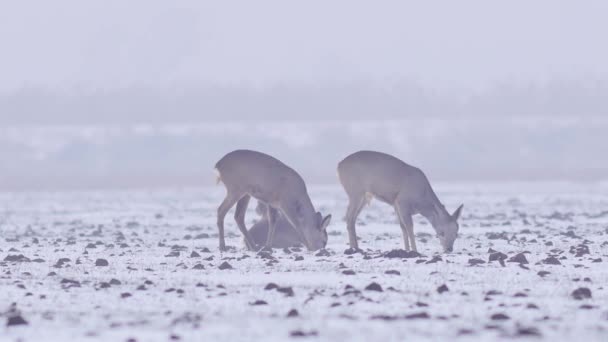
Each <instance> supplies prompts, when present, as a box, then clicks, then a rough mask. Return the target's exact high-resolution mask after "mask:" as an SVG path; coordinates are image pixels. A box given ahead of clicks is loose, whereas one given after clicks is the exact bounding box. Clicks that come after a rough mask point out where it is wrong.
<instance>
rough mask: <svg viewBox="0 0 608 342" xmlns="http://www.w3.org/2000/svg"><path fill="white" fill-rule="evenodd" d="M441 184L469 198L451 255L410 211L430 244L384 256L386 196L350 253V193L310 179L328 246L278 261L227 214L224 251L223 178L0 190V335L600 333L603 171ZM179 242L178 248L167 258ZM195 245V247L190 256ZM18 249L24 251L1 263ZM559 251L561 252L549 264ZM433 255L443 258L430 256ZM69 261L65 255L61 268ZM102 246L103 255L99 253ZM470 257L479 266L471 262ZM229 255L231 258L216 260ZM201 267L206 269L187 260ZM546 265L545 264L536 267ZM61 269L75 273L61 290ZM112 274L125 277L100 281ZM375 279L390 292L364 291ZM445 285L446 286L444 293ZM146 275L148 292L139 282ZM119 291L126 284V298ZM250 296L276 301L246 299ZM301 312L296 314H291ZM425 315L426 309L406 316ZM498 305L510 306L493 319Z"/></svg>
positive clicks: (606, 216) (467, 336) (449, 200)
mask: <svg viewBox="0 0 608 342" xmlns="http://www.w3.org/2000/svg"><path fill="white" fill-rule="evenodd" d="M436 189H437V190H438V194H439V197H440V199H441V200H442V201H443V202H444V204H445V205H446V207H447V208H448V210H449V211H453V210H454V209H455V208H456V207H457V205H459V204H460V203H464V204H465V208H464V211H463V215H462V219H461V228H460V238H459V239H458V240H457V241H456V244H455V253H452V254H442V253H440V246H439V242H438V241H437V239H436V238H435V237H434V235H432V233H433V231H432V229H431V228H430V226H429V225H428V224H427V223H426V221H425V220H424V219H423V218H421V217H416V219H415V222H416V226H415V231H416V233H417V235H418V238H417V242H418V247H419V251H420V252H421V253H422V254H423V255H424V256H425V257H423V258H409V259H389V258H385V257H383V256H382V255H383V253H386V252H389V251H391V250H393V249H398V248H402V238H401V230H400V229H399V227H398V225H397V223H396V219H395V216H394V214H393V212H392V210H391V208H390V207H388V206H386V205H383V204H381V203H378V202H373V203H372V204H371V206H370V207H367V208H365V209H364V211H363V213H362V214H361V215H360V217H359V222H358V225H357V232H358V235H359V237H360V247H361V248H363V249H364V251H365V253H364V254H354V255H345V254H344V250H345V249H347V248H348V245H347V241H348V236H347V232H346V227H345V223H344V222H342V221H341V220H340V218H341V217H342V216H343V215H344V212H345V206H346V198H345V195H344V194H343V191H342V190H341V189H340V188H337V187H320V186H316V187H315V186H312V187H311V197H312V199H313V202H315V204H316V206H317V208H318V209H319V210H320V211H322V212H323V213H324V214H325V213H331V214H333V222H332V224H331V225H330V227H329V231H330V233H329V234H330V237H329V244H328V246H327V250H328V251H329V253H330V255H329V256H316V255H315V254H316V253H315V252H308V251H289V253H288V252H286V251H283V250H275V251H274V252H273V254H272V257H273V259H274V260H276V262H275V261H273V259H264V258H263V257H262V256H259V255H256V253H253V252H247V251H245V250H244V248H243V244H242V238H241V236H240V233H239V231H238V229H237V227H236V224H235V223H234V220H233V219H232V216H231V215H228V216H227V218H226V230H227V234H228V236H227V243H228V244H229V245H231V246H234V247H235V249H234V250H231V251H229V252H226V253H220V252H219V251H218V248H217V245H218V240H217V235H216V234H217V230H216V226H215V220H216V217H215V211H216V208H217V206H218V205H219V203H220V202H221V200H222V196H223V189H222V188H221V187H212V188H196V189H194V188H193V189H172V190H149V191H81V192H53V193H51V192H17V193H0V232H1V235H0V267H1V268H0V311H1V312H3V313H2V316H0V323H2V324H0V340H2V341H4V340H8V341H16V340H19V339H21V340H23V341H40V340H44V341H65V340H70V339H72V340H74V339H75V340H87V341H89V340H90V341H121V340H123V341H126V340H127V339H129V338H134V339H136V340H137V341H167V340H171V339H174V340H176V339H181V340H185V341H190V340H212V341H213V340H226V341H228V340H231V341H251V340H262V339H263V340H268V341H274V340H287V339H289V338H290V336H291V334H294V333H295V332H298V331H299V332H302V333H304V334H310V333H312V334H313V335H310V336H306V337H304V338H302V339H309V340H317V341H333V340H354V341H359V340H361V341H364V340H367V341H369V340H378V341H401V340H406V339H413V340H433V341H441V340H449V339H455V338H456V339H458V340H495V339H503V338H511V337H520V336H521V334H522V332H525V331H528V332H536V333H537V334H538V335H539V336H540V337H542V338H544V339H547V340H554V341H559V340H572V339H580V340H586V341H600V340H605V338H606V336H608V288H607V287H608V268H607V267H606V263H607V262H608V186H607V185H606V184H559V183H556V184H527V183H518V184H517V183H514V184H496V185H493V184H483V185H476V186H471V185H467V184H440V185H437V186H436ZM252 203H253V202H252ZM254 207H255V205H250V210H249V212H248V216H247V222H248V224H249V225H251V223H252V222H253V220H254V219H255V218H256V215H255V213H254V212H253V209H254ZM503 232H504V234H502V233H503ZM489 233H495V234H489ZM549 242H550V243H552V244H553V245H551V246H549V245H548V244H549ZM91 244H92V245H95V248H91V247H90V246H92V245H91ZM123 244H126V245H123ZM581 244H585V245H586V246H588V248H589V252H590V253H589V254H585V255H582V256H580V257H576V256H575V255H574V254H573V253H571V251H570V249H571V247H576V246H580V245H581ZM87 246H89V247H87ZM174 246H175V247H174ZM205 248H207V249H208V250H209V252H206V251H205V250H204V249H205ZM490 248H492V249H493V250H496V251H499V252H502V253H505V254H507V256H508V257H509V258H510V257H512V256H514V255H516V254H517V253H521V252H525V253H526V254H525V256H526V258H527V260H528V261H529V264H527V265H521V266H520V265H519V264H517V263H511V262H506V263H505V266H504V267H503V266H501V264H500V263H499V262H496V261H494V262H488V258H489V253H488V250H489V249H490ZM176 251H178V252H179V256H168V255H170V253H172V252H176ZM193 251H196V252H197V253H199V254H200V257H198V258H197V257H194V258H193V257H190V255H191V253H192V252H193ZM19 254H22V255H24V256H25V257H27V258H28V259H30V262H12V261H2V260H4V259H5V258H6V257H8V256H11V255H12V256H14V255H19ZM550 255H555V256H556V257H557V258H558V259H560V262H561V265H547V264H543V263H542V260H544V259H546V258H547V257H548V256H550ZM295 256H301V257H303V260H300V261H296V260H295ZM434 256H439V257H441V260H439V261H437V262H432V263H428V262H429V261H431V260H432V259H433V257H434ZM37 258H40V259H43V261H41V262H35V261H34V259H37ZM60 258H69V259H70V261H69V262H65V263H64V264H63V265H62V266H61V267H55V265H56V264H57V261H58V260H59V259H60ZM97 259H105V260H107V261H108V262H109V266H107V267H103V266H95V262H96V260H97ZM469 259H482V260H483V261H485V263H483V264H480V265H477V266H470V265H469ZM600 259H601V262H599V261H597V260H600ZM594 260H595V261H596V262H594ZM38 261H39V260H38ZM224 261H226V262H228V263H229V264H230V265H231V266H232V267H233V269H230V270H220V269H218V266H219V265H220V264H221V263H222V262H224ZM198 264H201V265H203V266H204V269H194V268H193V267H194V266H195V265H198ZM341 264H343V266H341ZM199 267H200V266H199ZM526 268H528V269H526ZM344 270H352V271H354V272H355V274H354V275H347V274H344V273H343V271H344ZM388 270H396V271H398V272H399V273H400V274H399V275H396V274H386V273H385V272H386V271H388ZM539 271H548V272H550V273H549V274H548V275H546V276H544V277H541V276H540V275H539V274H538V272H539ZM51 272H55V273H56V275H49V273H51ZM347 273H348V272H347ZM585 278H589V279H588V280H585ZM63 279H69V280H75V281H77V282H79V284H80V286H79V287H71V288H67V286H66V284H62V280H63ZM111 279H117V280H119V281H120V282H121V284H120V285H110V287H108V288H102V284H101V283H102V282H110V280H111ZM146 281H149V282H148V284H145V282H146ZM372 282H375V283H378V284H379V285H380V286H381V287H382V289H383V292H376V291H367V290H365V287H366V286H367V285H369V284H370V283H372ZM269 283H275V284H277V285H278V286H279V287H291V288H292V289H293V291H294V296H292V297H289V296H287V295H286V294H284V293H281V292H279V291H277V290H276V289H273V290H264V288H265V287H266V285H267V284H269ZM444 284H445V285H447V287H448V289H449V290H448V291H447V292H443V293H439V292H438V291H437V288H438V287H439V286H441V285H444ZM67 285H69V284H67ZM141 285H144V287H145V290H138V289H137V288H138V287H139V286H141ZM197 285H198V286H197ZM348 285H350V286H352V287H354V289H355V290H352V289H350V290H349V289H345V288H346V287H347V286H348ZM579 287H586V288H589V289H590V290H591V293H592V298H590V299H583V300H575V299H574V298H573V297H572V296H571V293H572V292H573V291H574V290H576V289H577V288H579ZM180 290H183V293H179V292H181V291H180ZM490 291H493V292H494V293H496V292H498V294H494V295H493V294H492V292H490ZM489 292H490V294H488V293H489ZM125 293H129V294H131V296H130V297H127V298H122V297H121V294H125ZM516 294H518V295H517V296H516ZM256 301H265V302H266V303H267V305H251V304H252V303H255V302H256ZM11 303H16V310H17V312H19V313H20V315H21V316H22V317H23V318H24V319H25V320H26V321H27V322H28V325H21V326H9V327H7V326H6V324H5V321H7V320H8V317H9V316H11V315H15V312H9V311H10V305H11ZM424 304H426V305H428V306H424ZM530 304H534V305H535V306H536V307H537V309H534V308H529V306H530ZM583 305H587V306H583ZM292 309H296V310H297V311H298V313H299V316H297V317H290V318H288V317H287V313H288V312H289V311H290V310H292ZM422 313H426V314H428V316H429V317H428V318H415V317H408V315H415V314H422ZM495 314H505V315H507V316H508V319H505V320H493V319H491V317H492V315H495ZM382 318H384V319H382ZM526 329H527V330H526ZM315 334H316V335H315ZM521 337H525V336H521ZM530 337H534V336H530Z"/></svg>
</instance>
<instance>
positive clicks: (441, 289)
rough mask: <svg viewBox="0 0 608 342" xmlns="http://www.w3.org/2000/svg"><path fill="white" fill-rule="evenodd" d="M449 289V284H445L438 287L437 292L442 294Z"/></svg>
mask: <svg viewBox="0 0 608 342" xmlns="http://www.w3.org/2000/svg"><path fill="white" fill-rule="evenodd" d="M449 290H450V289H449V288H448V286H447V285H446V284H443V285H441V286H439V287H438V288H437V292H439V293H440V294H441V293H444V292H448V291H449Z"/></svg>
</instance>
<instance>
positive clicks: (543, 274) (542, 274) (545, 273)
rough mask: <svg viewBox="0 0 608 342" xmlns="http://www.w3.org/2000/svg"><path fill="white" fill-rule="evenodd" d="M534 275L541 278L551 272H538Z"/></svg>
mask: <svg viewBox="0 0 608 342" xmlns="http://www.w3.org/2000/svg"><path fill="white" fill-rule="evenodd" d="M536 274H538V275H539V276H541V277H545V276H546V275H549V274H551V272H548V271H538V273H536Z"/></svg>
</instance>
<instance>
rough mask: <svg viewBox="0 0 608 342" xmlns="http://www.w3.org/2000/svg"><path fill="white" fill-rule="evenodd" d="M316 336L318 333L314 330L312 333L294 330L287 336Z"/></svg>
mask: <svg viewBox="0 0 608 342" xmlns="http://www.w3.org/2000/svg"><path fill="white" fill-rule="evenodd" d="M317 335H319V333H318V332H316V331H314V330H313V331H302V330H294V331H292V332H290V333H289V336H291V337H312V336H317Z"/></svg>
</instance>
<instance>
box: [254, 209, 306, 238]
mask: <svg viewBox="0 0 608 342" xmlns="http://www.w3.org/2000/svg"><path fill="white" fill-rule="evenodd" d="M267 210H268V207H267V205H266V204H264V203H263V202H260V201H258V206H257V207H256V208H255V211H256V212H257V213H258V215H260V216H261V219H260V220H259V221H257V222H256V223H255V224H254V225H253V226H251V228H250V229H249V236H251V238H252V239H253V242H254V243H255V244H257V245H263V244H264V243H265V242H266V237H267V236H268V217H267V216H266V212H267ZM275 225H276V232H275V235H274V241H273V242H272V247H273V248H288V247H297V246H302V245H304V238H303V237H301V236H299V235H298V232H297V231H296V230H295V228H293V227H292V226H291V224H289V222H288V221H287V219H286V218H285V216H283V215H282V214H280V213H279V215H278V218H277V222H276V223H275Z"/></svg>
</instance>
